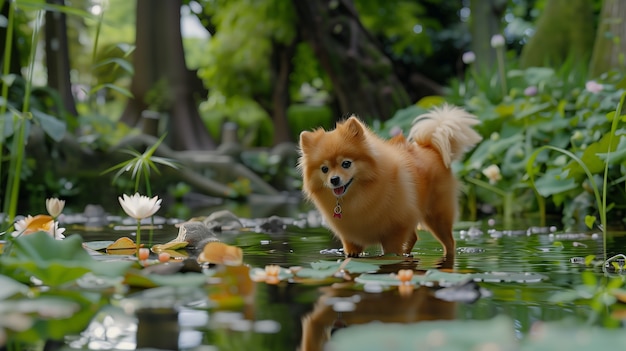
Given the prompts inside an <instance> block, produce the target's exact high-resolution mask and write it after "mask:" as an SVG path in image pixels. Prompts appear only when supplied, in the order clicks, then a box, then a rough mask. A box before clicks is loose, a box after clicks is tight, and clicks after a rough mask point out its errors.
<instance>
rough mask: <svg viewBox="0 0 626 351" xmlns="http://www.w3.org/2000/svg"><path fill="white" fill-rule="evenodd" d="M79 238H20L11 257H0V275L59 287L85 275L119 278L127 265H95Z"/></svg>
mask: <svg viewBox="0 0 626 351" xmlns="http://www.w3.org/2000/svg"><path fill="white" fill-rule="evenodd" d="M82 244H83V242H82V238H81V237H80V236H79V235H71V236H69V237H67V238H65V239H64V240H55V239H53V238H52V237H51V236H50V235H49V234H48V233H45V232H37V233H33V234H29V235H24V236H21V237H19V238H17V239H16V240H15V241H14V246H13V249H12V251H11V252H12V255H11V256H6V255H4V256H2V257H0V263H2V265H1V266H2V268H1V269H0V272H2V273H5V272H8V273H12V274H15V276H14V277H21V279H26V281H28V280H27V279H28V277H30V276H33V277H36V278H37V279H40V280H41V281H42V282H43V284H45V285H49V286H53V287H54V286H59V285H62V284H65V283H68V282H72V281H74V280H76V279H78V278H80V277H81V276H83V275H84V274H85V273H87V272H93V273H94V274H97V275H105V276H121V275H123V274H124V273H125V272H126V270H127V269H128V268H129V267H130V266H131V265H132V264H133V262H131V261H108V262H100V261H95V260H94V259H93V258H92V257H91V255H89V253H87V251H85V249H84V248H83V246H82Z"/></svg>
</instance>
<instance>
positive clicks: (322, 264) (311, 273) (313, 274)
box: [297, 259, 380, 278]
mask: <svg viewBox="0 0 626 351" xmlns="http://www.w3.org/2000/svg"><path fill="white" fill-rule="evenodd" d="M345 262H346V261H345V260H340V261H317V262H312V263H311V268H306V267H305V268H302V269H301V270H299V271H298V274H297V275H298V277H301V278H326V277H332V276H333V275H335V274H336V273H338V272H340V271H341V270H344V271H348V272H350V273H365V272H375V271H377V270H378V269H380V266H379V265H376V264H372V263H368V262H363V261H360V262H359V261H355V260H352V259H351V260H350V261H348V263H345Z"/></svg>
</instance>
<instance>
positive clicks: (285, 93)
mask: <svg viewBox="0 0 626 351" xmlns="http://www.w3.org/2000/svg"><path fill="white" fill-rule="evenodd" d="M295 51H296V41H295V40H294V42H293V43H291V44H289V45H281V44H274V50H273V55H274V59H273V60H272V63H273V67H272V72H273V77H272V80H273V81H274V83H273V84H272V87H273V89H272V111H271V113H270V116H272V122H273V124H274V145H277V144H280V143H283V142H288V141H291V139H292V136H291V130H290V129H289V122H288V120H287V107H289V103H290V99H289V74H290V73H291V71H292V70H293V64H292V63H291V59H292V58H293V55H294V54H295Z"/></svg>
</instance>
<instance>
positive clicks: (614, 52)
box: [589, 0, 626, 78]
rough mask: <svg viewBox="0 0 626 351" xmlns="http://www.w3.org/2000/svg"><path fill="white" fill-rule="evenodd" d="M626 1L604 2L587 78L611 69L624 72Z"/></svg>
mask: <svg viewBox="0 0 626 351" xmlns="http://www.w3.org/2000/svg"><path fill="white" fill-rule="evenodd" d="M625 19H626V1H623V0H604V2H603V3H602V13H601V15H600V21H599V24H598V31H597V33H596V41H595V43H594V47H593V53H592V55H591V64H590V67H589V76H590V77H591V78H596V77H598V76H599V75H600V74H602V73H605V72H608V71H610V70H612V69H620V70H622V71H623V70H624V68H625V65H626V62H625V61H624V60H625V59H624V53H626V22H624V21H625Z"/></svg>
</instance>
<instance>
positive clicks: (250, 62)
mask: <svg viewBox="0 0 626 351" xmlns="http://www.w3.org/2000/svg"><path fill="white" fill-rule="evenodd" d="M201 3H202V5H203V6H204V12H205V15H206V16H208V17H210V18H211V22H212V23H213V24H214V25H215V27H216V34H215V35H214V36H213V37H212V38H211V41H210V45H209V49H208V50H209V52H208V53H207V57H209V58H210V59H211V61H210V62H209V63H208V65H207V66H206V67H204V68H202V69H200V71H199V75H200V77H201V78H202V79H203V80H204V81H205V82H206V85H207V87H208V88H209V90H210V91H211V92H212V91H213V90H215V91H216V92H218V93H219V94H223V95H225V96H228V97H230V96H242V97H253V96H255V95H259V94H265V93H267V92H268V91H269V89H270V84H271V77H270V70H269V69H268V67H270V64H271V62H270V58H271V53H272V49H273V45H275V44H288V43H289V42H291V41H292V40H293V38H294V35H295V31H294V27H293V26H294V21H295V13H294V12H293V8H292V7H291V3H289V2H285V1H254V0H237V1H232V0H228V1H225V0H221V1H201ZM252 33H254V34H252Z"/></svg>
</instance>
